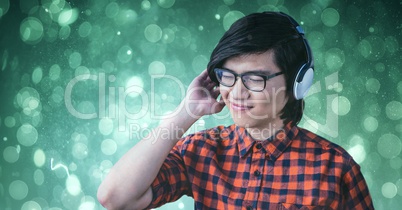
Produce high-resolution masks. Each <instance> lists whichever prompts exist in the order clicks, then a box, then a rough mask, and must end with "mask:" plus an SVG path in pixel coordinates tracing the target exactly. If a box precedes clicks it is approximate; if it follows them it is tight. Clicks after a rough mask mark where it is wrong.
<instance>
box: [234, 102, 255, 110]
mask: <svg viewBox="0 0 402 210" xmlns="http://www.w3.org/2000/svg"><path fill="white" fill-rule="evenodd" d="M230 107H231V108H232V109H233V110H237V111H245V110H249V109H251V108H253V107H252V106H247V105H244V104H236V103H230Z"/></svg>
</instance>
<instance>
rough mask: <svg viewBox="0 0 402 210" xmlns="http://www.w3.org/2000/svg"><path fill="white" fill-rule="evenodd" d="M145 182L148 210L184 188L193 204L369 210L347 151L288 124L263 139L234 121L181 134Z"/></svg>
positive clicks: (356, 168)
mask: <svg viewBox="0 0 402 210" xmlns="http://www.w3.org/2000/svg"><path fill="white" fill-rule="evenodd" d="M151 187H152V190H153V200H152V202H151V204H150V205H149V206H148V208H154V207H158V206H161V205H163V204H164V203H167V202H172V201H175V200H177V199H179V198H180V197H181V196H182V195H184V194H185V195H188V196H191V197H193V198H194V201H195V203H194V205H195V207H194V208H195V209H374V207H373V204H372V200H371V197H370V194H369V191H368V188H367V185H366V182H365V180H364V178H363V175H362V173H361V172H360V167H359V165H358V164H357V163H356V162H355V161H354V160H353V159H352V157H351V156H350V155H349V154H348V153H347V152H346V151H345V150H344V149H342V148H341V147H340V146H338V145H336V144H334V143H331V142H329V141H328V140H325V139H323V138H322V137H320V136H317V135H315V134H314V133H311V132H309V131H307V130H305V129H302V128H299V127H297V126H291V125H290V123H289V124H288V125H286V127H285V128H284V129H283V130H281V131H279V132H277V133H276V135H275V136H274V139H272V138H271V139H269V140H266V141H255V140H253V139H252V137H251V136H250V135H249V134H248V133H247V131H246V130H245V129H244V128H241V127H238V126H236V125H231V126H229V127H223V126H218V127H215V128H212V129H209V130H205V131H200V132H197V133H195V134H192V135H189V136H186V137H185V138H183V139H181V140H180V141H179V142H178V143H177V144H176V146H175V147H174V148H173V149H172V151H171V152H170V154H169V155H168V157H167V159H166V160H165V162H164V163H163V165H162V167H161V169H160V172H159V174H158V176H157V177H156V179H155V181H154V182H153V183H152V186H151Z"/></svg>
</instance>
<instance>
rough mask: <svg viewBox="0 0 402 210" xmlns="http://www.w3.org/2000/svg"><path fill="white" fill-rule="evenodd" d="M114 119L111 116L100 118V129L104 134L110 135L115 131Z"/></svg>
mask: <svg viewBox="0 0 402 210" xmlns="http://www.w3.org/2000/svg"><path fill="white" fill-rule="evenodd" d="M113 127H114V126H113V120H112V119H110V118H102V119H101V120H99V125H98V128H99V131H100V133H101V134H102V135H105V136H106V135H109V134H111V133H112V132H113Z"/></svg>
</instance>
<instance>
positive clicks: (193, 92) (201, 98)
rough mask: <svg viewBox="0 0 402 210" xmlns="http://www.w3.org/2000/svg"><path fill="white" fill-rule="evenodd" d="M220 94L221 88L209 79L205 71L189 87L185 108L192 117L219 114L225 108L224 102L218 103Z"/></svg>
mask: <svg viewBox="0 0 402 210" xmlns="http://www.w3.org/2000/svg"><path fill="white" fill-rule="evenodd" d="M219 94H220V91H219V86H217V84H216V83H215V82H213V81H212V80H211V79H210V78H209V76H208V72H207V70H206V69H205V70H204V71H203V72H201V74H200V75H198V76H197V77H196V78H194V80H193V81H192V82H191V84H190V86H189V87H188V89H187V95H186V97H185V99H184V108H185V109H186V111H187V113H188V114H190V115H191V116H192V117H202V116H204V115H210V114H215V113H219V112H220V111H222V109H223V107H224V106H225V103H224V102H223V100H221V101H217V98H218V96H219Z"/></svg>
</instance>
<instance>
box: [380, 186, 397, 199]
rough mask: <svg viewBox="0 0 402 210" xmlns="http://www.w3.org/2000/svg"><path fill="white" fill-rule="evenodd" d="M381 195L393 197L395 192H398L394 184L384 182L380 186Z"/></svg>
mask: <svg viewBox="0 0 402 210" xmlns="http://www.w3.org/2000/svg"><path fill="white" fill-rule="evenodd" d="M381 192H382V195H383V196H384V197H386V198H393V197H395V195H396V193H397V192H398V190H397V188H396V185H395V184H394V183H392V182H386V183H384V184H383V185H382V187H381Z"/></svg>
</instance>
